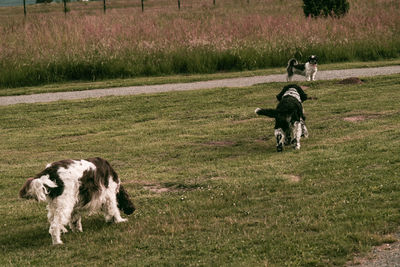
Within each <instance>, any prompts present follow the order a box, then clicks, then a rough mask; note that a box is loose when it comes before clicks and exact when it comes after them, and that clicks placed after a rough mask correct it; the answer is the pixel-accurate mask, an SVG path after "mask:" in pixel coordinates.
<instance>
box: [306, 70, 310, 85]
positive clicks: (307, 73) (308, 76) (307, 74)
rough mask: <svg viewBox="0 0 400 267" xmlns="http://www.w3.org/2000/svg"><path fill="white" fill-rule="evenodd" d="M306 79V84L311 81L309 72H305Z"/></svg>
mask: <svg viewBox="0 0 400 267" xmlns="http://www.w3.org/2000/svg"><path fill="white" fill-rule="evenodd" d="M306 78H307V82H309V81H311V73H310V72H308V71H307V72H306Z"/></svg>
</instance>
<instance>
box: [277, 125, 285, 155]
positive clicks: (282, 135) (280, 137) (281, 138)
mask: <svg viewBox="0 0 400 267" xmlns="http://www.w3.org/2000/svg"><path fill="white" fill-rule="evenodd" d="M274 134H275V137H276V151H278V152H282V150H283V146H284V144H285V139H286V137H285V132H284V131H283V130H282V129H281V128H279V129H275V131H274Z"/></svg>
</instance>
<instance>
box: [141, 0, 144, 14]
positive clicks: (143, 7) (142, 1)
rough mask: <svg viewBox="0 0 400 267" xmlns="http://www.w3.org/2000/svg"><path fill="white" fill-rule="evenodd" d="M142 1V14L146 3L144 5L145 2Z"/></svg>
mask: <svg viewBox="0 0 400 267" xmlns="http://www.w3.org/2000/svg"><path fill="white" fill-rule="evenodd" d="M141 1H142V12H143V11H144V3H143V1H144V0H141Z"/></svg>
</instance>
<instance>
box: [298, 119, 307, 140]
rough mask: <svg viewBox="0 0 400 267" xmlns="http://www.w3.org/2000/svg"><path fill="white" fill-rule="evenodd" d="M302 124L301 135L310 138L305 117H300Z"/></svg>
mask: <svg viewBox="0 0 400 267" xmlns="http://www.w3.org/2000/svg"><path fill="white" fill-rule="evenodd" d="M300 124H301V137H304V138H308V130H307V127H306V123H305V122H304V120H303V119H300Z"/></svg>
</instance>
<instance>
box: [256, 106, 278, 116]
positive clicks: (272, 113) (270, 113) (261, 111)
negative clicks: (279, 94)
mask: <svg viewBox="0 0 400 267" xmlns="http://www.w3.org/2000/svg"><path fill="white" fill-rule="evenodd" d="M255 113H256V114H257V115H264V116H267V117H270V118H276V117H277V116H278V111H277V110H276V109H269V108H267V109H263V108H257V109H256V110H255Z"/></svg>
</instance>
